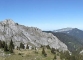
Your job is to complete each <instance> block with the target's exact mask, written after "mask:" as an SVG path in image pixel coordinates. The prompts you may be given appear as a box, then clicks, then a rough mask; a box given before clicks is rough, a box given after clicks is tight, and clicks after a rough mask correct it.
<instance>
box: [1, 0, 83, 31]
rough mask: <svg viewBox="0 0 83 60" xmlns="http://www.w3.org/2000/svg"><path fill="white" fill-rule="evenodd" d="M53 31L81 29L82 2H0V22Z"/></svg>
mask: <svg viewBox="0 0 83 60" xmlns="http://www.w3.org/2000/svg"><path fill="white" fill-rule="evenodd" d="M5 19H12V20H13V21H14V22H17V23H19V24H22V25H25V26H30V27H38V28H40V29H42V30H55V29H61V28H66V27H72V28H79V29H83V27H82V26H83V0H0V21H3V20H5Z"/></svg>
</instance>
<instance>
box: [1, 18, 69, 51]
mask: <svg viewBox="0 0 83 60" xmlns="http://www.w3.org/2000/svg"><path fill="white" fill-rule="evenodd" d="M0 40H2V41H6V42H7V43H8V42H9V41H10V40H12V41H13V42H14V45H15V47H16V46H19V45H20V43H21V42H22V43H23V44H24V45H25V47H26V45H27V44H29V45H31V46H36V47H40V46H41V45H49V46H50V47H51V48H55V49H60V50H68V49H67V46H66V45H65V44H64V43H63V42H61V41H60V40H59V39H58V38H57V37H56V36H54V35H53V34H51V33H45V32H42V30H41V29H38V28H36V27H28V26H24V25H20V24H18V23H15V22H14V21H13V20H11V19H6V20H4V21H1V22H0Z"/></svg>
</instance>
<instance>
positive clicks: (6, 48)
mask: <svg viewBox="0 0 83 60" xmlns="http://www.w3.org/2000/svg"><path fill="white" fill-rule="evenodd" d="M4 51H5V52H7V51H8V46H7V43H5V46H4Z"/></svg>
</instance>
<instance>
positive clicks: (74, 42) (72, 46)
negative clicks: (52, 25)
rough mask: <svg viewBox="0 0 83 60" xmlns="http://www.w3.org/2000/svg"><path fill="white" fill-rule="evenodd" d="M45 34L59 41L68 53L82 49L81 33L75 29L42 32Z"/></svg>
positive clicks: (82, 38)
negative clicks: (65, 46) (66, 48)
mask: <svg viewBox="0 0 83 60" xmlns="http://www.w3.org/2000/svg"><path fill="white" fill-rule="evenodd" d="M44 32H47V33H52V34H53V35H55V36H56V37H57V38H58V39H59V40H61V41H62V42H63V43H65V44H66V45H67V46H68V49H69V50H70V51H75V50H79V49H80V48H83V47H82V46H83V37H82V36H83V31H82V30H80V29H77V28H63V29H59V30H54V31H44Z"/></svg>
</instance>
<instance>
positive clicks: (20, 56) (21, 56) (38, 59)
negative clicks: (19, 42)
mask: <svg viewBox="0 0 83 60" xmlns="http://www.w3.org/2000/svg"><path fill="white" fill-rule="evenodd" d="M45 51H46V53H47V57H44V56H43V55H42V49H39V50H38V53H35V50H14V53H15V54H13V55H11V56H9V57H6V58H4V57H0V60H53V58H54V54H52V53H51V52H50V50H48V49H45ZM57 58H58V59H57V60H60V58H59V56H57Z"/></svg>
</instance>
